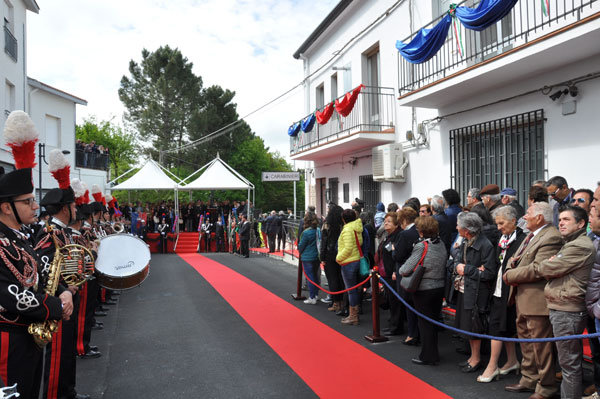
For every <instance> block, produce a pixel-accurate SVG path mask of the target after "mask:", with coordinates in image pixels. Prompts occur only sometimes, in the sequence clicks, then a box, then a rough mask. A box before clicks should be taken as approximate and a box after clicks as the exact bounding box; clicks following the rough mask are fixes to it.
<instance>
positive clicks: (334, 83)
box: [331, 73, 338, 101]
mask: <svg viewBox="0 0 600 399" xmlns="http://www.w3.org/2000/svg"><path fill="white" fill-rule="evenodd" d="M336 98H338V75H337V73H334V74H333V75H331V101H335V99H336Z"/></svg>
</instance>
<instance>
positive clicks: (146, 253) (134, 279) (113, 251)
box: [96, 234, 150, 289]
mask: <svg viewBox="0 0 600 399" xmlns="http://www.w3.org/2000/svg"><path fill="white" fill-rule="evenodd" d="M149 264H150V249H149V248H148V245H147V244H146V243H145V242H144V241H142V240H140V239H139V238H137V237H134V236H132V235H127V234H114V235H110V236H107V237H103V238H102V239H101V240H100V245H99V247H98V258H97V259H96V272H97V273H98V275H99V277H98V282H99V283H100V285H102V286H105V288H110V289H128V288H133V287H135V286H138V285H140V284H141V283H142V281H143V280H144V279H145V278H146V276H147V275H148V266H149ZM103 282H106V283H107V284H104V285H103ZM129 285H131V286H129Z"/></svg>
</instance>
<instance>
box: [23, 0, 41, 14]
mask: <svg viewBox="0 0 600 399" xmlns="http://www.w3.org/2000/svg"><path fill="white" fill-rule="evenodd" d="M23 3H25V8H27V9H28V10H29V11H31V12H34V13H36V14H39V13H40V6H38V3H37V2H36V1H35V0H23Z"/></svg>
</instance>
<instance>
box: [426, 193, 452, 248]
mask: <svg viewBox="0 0 600 399" xmlns="http://www.w3.org/2000/svg"><path fill="white" fill-rule="evenodd" d="M431 211H432V212H433V218H434V219H435V220H437V222H438V226H439V234H440V239H441V240H442V242H443V243H444V245H445V246H446V251H448V253H450V246H451V245H452V241H451V234H450V222H449V221H448V215H446V213H445V212H444V198H443V197H440V196H439V195H434V196H433V197H432V198H431Z"/></svg>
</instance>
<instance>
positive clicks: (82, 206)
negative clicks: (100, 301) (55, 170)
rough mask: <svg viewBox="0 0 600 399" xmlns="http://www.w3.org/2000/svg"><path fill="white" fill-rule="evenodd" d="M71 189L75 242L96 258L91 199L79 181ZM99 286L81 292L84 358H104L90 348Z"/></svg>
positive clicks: (79, 320) (79, 316) (92, 282)
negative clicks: (73, 199) (90, 219)
mask: <svg viewBox="0 0 600 399" xmlns="http://www.w3.org/2000/svg"><path fill="white" fill-rule="evenodd" d="M71 187H72V188H73V191H74V192H75V204H76V205H77V213H76V217H75V221H74V222H73V223H71V225H70V226H69V227H71V229H72V231H73V240H74V241H75V243H76V244H79V245H81V246H84V247H86V248H88V249H89V250H90V251H91V252H92V254H93V255H94V258H95V257H96V256H97V254H98V250H97V246H96V244H95V242H94V239H90V238H91V236H90V234H89V231H90V224H89V223H88V222H87V219H89V218H90V217H91V216H92V209H91V206H90V205H88V204H87V203H86V202H89V198H88V197H87V196H86V190H85V187H84V186H83V184H82V182H81V181H80V180H79V179H73V180H71ZM86 224H87V227H86ZM86 230H87V232H86ZM97 285H98V284H97V283H96V281H95V280H94V279H92V280H88V281H86V282H85V283H84V284H83V285H82V286H81V288H80V290H79V291H80V302H79V312H78V313H77V338H76V350H77V355H78V356H79V357H82V358H95V357H100V356H102V354H101V353H100V352H99V351H98V347H97V346H90V340H91V335H92V326H93V324H94V310H95V308H96V303H97V296H98V289H97Z"/></svg>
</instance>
